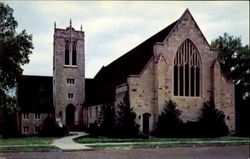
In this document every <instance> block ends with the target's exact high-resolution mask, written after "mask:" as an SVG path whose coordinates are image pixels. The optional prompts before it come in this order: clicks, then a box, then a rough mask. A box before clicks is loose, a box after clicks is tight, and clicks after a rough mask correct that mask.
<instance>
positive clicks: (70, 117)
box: [66, 104, 75, 125]
mask: <svg viewBox="0 0 250 159" xmlns="http://www.w3.org/2000/svg"><path fill="white" fill-rule="evenodd" d="M74 124H75V106H74V105H72V104H70V105H68V106H67V107H66V125H74Z"/></svg>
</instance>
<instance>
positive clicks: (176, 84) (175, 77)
mask: <svg viewBox="0 0 250 159" xmlns="http://www.w3.org/2000/svg"><path fill="white" fill-rule="evenodd" d="M174 79H178V67H177V66H174ZM174 95H175V96H177V95H178V80H174Z"/></svg>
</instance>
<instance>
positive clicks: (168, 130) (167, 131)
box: [155, 100, 183, 137]
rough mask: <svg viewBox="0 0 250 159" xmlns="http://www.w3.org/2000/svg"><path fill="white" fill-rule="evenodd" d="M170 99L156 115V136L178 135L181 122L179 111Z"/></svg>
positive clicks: (179, 134)
mask: <svg viewBox="0 0 250 159" xmlns="http://www.w3.org/2000/svg"><path fill="white" fill-rule="evenodd" d="M176 107H177V104H176V103H175V102H173V101H172V100H169V101H167V102H166V105H165V107H164V110H163V112H162V113H161V115H159V116H158V123H157V125H156V132H155V135H156V136H158V137H179V136H181V135H182V134H181V133H183V132H182V131H181V129H182V126H183V123H182V120H181V118H180V115H181V111H180V110H178V109H177V108H176Z"/></svg>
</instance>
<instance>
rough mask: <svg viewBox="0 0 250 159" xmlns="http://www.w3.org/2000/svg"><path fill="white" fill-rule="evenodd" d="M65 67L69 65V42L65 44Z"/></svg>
mask: <svg viewBox="0 0 250 159" xmlns="http://www.w3.org/2000/svg"><path fill="white" fill-rule="evenodd" d="M65 65H69V42H68V41H66V44H65Z"/></svg>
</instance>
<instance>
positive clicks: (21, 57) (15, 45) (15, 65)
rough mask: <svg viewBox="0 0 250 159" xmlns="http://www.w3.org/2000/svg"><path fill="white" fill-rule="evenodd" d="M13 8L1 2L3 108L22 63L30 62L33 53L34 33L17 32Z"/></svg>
mask: <svg viewBox="0 0 250 159" xmlns="http://www.w3.org/2000/svg"><path fill="white" fill-rule="evenodd" d="M13 12H14V11H13V9H12V8H10V7H9V6H8V5H6V4H4V3H3V2H0V109H3V107H4V105H8V104H5V103H6V101H8V99H7V98H9V97H8V95H7V92H8V90H9V89H11V88H14V87H15V84H16V80H17V77H18V76H19V75H21V74H22V71H23V69H22V68H21V66H22V65H24V64H26V63H28V62H29V55H30V54H31V53H32V51H31V50H32V49H33V44H32V35H29V34H27V33H26V31H25V30H23V31H21V33H17V32H16V28H17V26H18V23H17V21H16V20H15V18H14V17H13Z"/></svg>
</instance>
